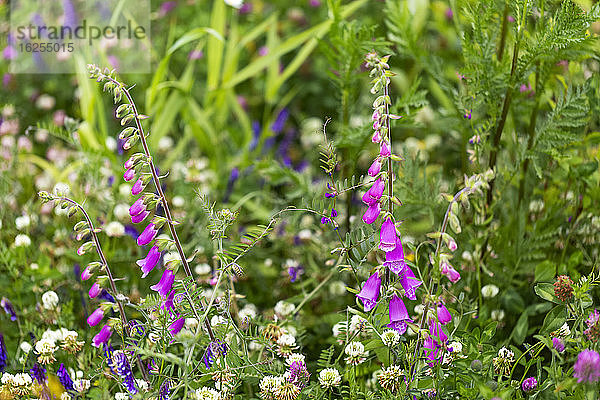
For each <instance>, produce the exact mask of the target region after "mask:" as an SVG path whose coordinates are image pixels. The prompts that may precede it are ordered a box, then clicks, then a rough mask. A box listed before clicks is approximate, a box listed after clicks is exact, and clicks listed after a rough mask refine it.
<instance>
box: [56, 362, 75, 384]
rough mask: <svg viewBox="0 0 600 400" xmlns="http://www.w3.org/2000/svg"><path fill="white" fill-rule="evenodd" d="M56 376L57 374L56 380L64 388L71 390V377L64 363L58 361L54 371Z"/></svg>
mask: <svg viewBox="0 0 600 400" xmlns="http://www.w3.org/2000/svg"><path fill="white" fill-rule="evenodd" d="M56 376H58V380H59V382H60V384H61V385H63V387H64V388H65V390H73V387H74V386H73V379H71V377H70V376H69V373H68V372H67V369H66V368H65V364H63V363H60V367H59V368H58V371H56Z"/></svg>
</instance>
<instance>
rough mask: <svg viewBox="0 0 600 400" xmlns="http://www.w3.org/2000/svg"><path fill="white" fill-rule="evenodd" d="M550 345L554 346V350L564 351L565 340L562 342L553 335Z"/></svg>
mask: <svg viewBox="0 0 600 400" xmlns="http://www.w3.org/2000/svg"><path fill="white" fill-rule="evenodd" d="M552 346H554V348H555V349H556V351H558V352H559V353H562V352H563V351H565V342H563V340H562V339H561V338H557V337H553V338H552Z"/></svg>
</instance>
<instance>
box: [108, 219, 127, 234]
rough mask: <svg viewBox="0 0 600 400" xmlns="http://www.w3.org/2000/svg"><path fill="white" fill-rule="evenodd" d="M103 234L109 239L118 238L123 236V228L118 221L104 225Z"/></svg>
mask: <svg viewBox="0 0 600 400" xmlns="http://www.w3.org/2000/svg"><path fill="white" fill-rule="evenodd" d="M104 232H106V234H107V235H108V236H110V237H119V236H123V235H125V227H124V226H123V224H122V223H120V222H119V221H112V222H109V223H108V224H106V226H105V227H104Z"/></svg>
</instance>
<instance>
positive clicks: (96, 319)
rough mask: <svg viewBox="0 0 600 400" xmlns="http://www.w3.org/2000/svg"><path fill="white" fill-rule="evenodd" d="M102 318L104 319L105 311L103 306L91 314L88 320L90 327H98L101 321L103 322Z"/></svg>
mask: <svg viewBox="0 0 600 400" xmlns="http://www.w3.org/2000/svg"><path fill="white" fill-rule="evenodd" d="M102 318H104V310H103V309H102V306H100V307H98V308H96V310H95V311H94V312H93V313H91V314H90V316H89V317H88V319H87V323H88V325H89V326H96V325H98V324H99V323H100V321H102Z"/></svg>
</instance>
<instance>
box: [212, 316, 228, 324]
mask: <svg viewBox="0 0 600 400" xmlns="http://www.w3.org/2000/svg"><path fill="white" fill-rule="evenodd" d="M210 324H211V326H217V325H226V324H227V320H226V319H225V318H224V317H222V316H221V315H215V316H213V317H212V318H211V319H210Z"/></svg>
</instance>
